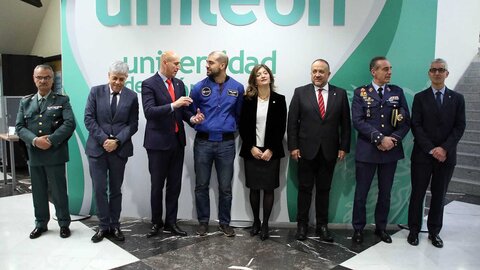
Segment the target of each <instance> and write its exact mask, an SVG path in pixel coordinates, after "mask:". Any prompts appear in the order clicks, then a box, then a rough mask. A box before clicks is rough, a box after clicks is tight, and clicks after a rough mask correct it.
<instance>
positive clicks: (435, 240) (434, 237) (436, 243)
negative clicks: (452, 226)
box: [428, 234, 443, 248]
mask: <svg viewBox="0 0 480 270" xmlns="http://www.w3.org/2000/svg"><path fill="white" fill-rule="evenodd" d="M428 239H430V240H431V241H432V245H433V246H435V247H437V248H443V241H442V238H440V236H438V234H428Z"/></svg>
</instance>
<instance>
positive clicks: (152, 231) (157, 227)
mask: <svg viewBox="0 0 480 270" xmlns="http://www.w3.org/2000/svg"><path fill="white" fill-rule="evenodd" d="M162 227H163V224H153V226H152V228H151V229H150V231H149V232H148V233H147V238H150V237H153V236H155V235H157V234H158V231H160V229H161V228H162Z"/></svg>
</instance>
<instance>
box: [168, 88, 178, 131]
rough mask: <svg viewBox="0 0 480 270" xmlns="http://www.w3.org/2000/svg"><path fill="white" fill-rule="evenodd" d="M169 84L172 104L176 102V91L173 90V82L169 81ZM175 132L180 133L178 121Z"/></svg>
mask: <svg viewBox="0 0 480 270" xmlns="http://www.w3.org/2000/svg"><path fill="white" fill-rule="evenodd" d="M167 84H168V93H169V94H170V97H171V98H172V102H173V101H175V90H174V89H173V84H172V80H170V79H167ZM175 132H178V124H177V121H175Z"/></svg>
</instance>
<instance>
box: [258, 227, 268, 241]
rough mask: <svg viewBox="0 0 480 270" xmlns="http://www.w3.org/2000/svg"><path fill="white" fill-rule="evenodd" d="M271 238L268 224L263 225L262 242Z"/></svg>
mask: <svg viewBox="0 0 480 270" xmlns="http://www.w3.org/2000/svg"><path fill="white" fill-rule="evenodd" d="M268 238H270V228H269V227H268V224H265V223H264V224H262V231H261V232H260V240H262V241H265V240H267V239H268Z"/></svg>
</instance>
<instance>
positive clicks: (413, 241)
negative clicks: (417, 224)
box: [407, 232, 418, 246]
mask: <svg viewBox="0 0 480 270" xmlns="http://www.w3.org/2000/svg"><path fill="white" fill-rule="evenodd" d="M407 242H408V243H409V244H410V245H412V246H418V233H416V232H410V233H409V234H408V237H407Z"/></svg>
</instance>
